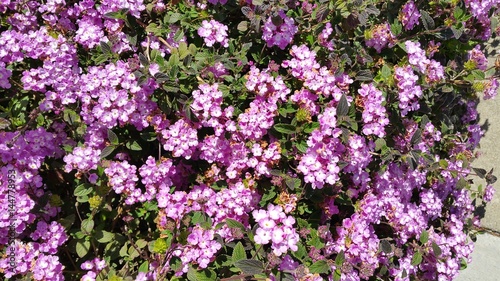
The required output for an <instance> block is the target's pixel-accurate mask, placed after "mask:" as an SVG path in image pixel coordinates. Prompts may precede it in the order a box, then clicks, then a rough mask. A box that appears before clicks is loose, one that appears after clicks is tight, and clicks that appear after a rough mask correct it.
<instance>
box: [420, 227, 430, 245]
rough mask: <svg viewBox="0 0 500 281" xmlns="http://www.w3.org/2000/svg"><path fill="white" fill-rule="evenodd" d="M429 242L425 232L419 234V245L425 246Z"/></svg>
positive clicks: (427, 233) (427, 234)
mask: <svg viewBox="0 0 500 281" xmlns="http://www.w3.org/2000/svg"><path fill="white" fill-rule="evenodd" d="M427 241H429V232H427V230H424V231H422V233H421V234H420V243H422V244H425V243H427Z"/></svg>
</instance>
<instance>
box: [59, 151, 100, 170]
mask: <svg viewBox="0 0 500 281" xmlns="http://www.w3.org/2000/svg"><path fill="white" fill-rule="evenodd" d="M63 160H64V162H66V166H65V167H64V170H65V171H66V173H69V172H71V171H72V170H75V169H76V170H77V171H78V172H80V173H86V172H88V171H90V170H95V169H97V165H98V164H99V162H100V160H101V157H100V151H99V150H95V149H93V148H91V147H75V149H73V152H72V153H71V154H68V155H66V156H64V158H63Z"/></svg>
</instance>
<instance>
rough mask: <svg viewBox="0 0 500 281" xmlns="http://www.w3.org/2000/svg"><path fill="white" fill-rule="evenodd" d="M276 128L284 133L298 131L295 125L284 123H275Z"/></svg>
mask: <svg viewBox="0 0 500 281" xmlns="http://www.w3.org/2000/svg"><path fill="white" fill-rule="evenodd" d="M274 129H275V130H276V131H278V132H280V133H282V134H295V133H296V131H297V128H296V127H295V126H293V125H291V124H284V123H280V124H276V125H274Z"/></svg>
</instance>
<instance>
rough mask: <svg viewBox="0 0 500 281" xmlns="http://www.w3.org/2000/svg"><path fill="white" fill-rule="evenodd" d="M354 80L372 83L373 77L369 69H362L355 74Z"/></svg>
mask: <svg viewBox="0 0 500 281" xmlns="http://www.w3.org/2000/svg"><path fill="white" fill-rule="evenodd" d="M354 79H355V80H357V81H372V80H373V75H372V72H371V71H370V70H369V69H362V70H360V71H358V72H357V73H356V77H355V78H354Z"/></svg>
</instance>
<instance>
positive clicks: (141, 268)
mask: <svg viewBox="0 0 500 281" xmlns="http://www.w3.org/2000/svg"><path fill="white" fill-rule="evenodd" d="M139 272H146V273H147V272H149V262H148V261H145V262H143V263H142V264H141V266H139Z"/></svg>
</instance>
